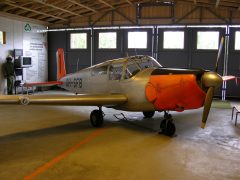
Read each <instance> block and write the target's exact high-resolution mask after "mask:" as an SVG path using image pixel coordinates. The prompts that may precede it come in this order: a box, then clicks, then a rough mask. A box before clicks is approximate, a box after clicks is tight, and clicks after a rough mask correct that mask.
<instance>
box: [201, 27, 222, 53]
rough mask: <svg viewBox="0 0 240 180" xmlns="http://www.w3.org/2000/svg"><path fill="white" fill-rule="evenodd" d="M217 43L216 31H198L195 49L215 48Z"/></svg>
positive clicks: (217, 33) (217, 34)
mask: <svg viewBox="0 0 240 180" xmlns="http://www.w3.org/2000/svg"><path fill="white" fill-rule="evenodd" d="M218 44H219V32H218V31H198V32H197V49H204V50H208V49H209V50H217V49H218Z"/></svg>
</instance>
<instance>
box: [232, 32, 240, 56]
mask: <svg viewBox="0 0 240 180" xmlns="http://www.w3.org/2000/svg"><path fill="white" fill-rule="evenodd" d="M237 32H238V33H239V36H240V29H236V30H235V31H234V36H233V37H234V39H233V42H234V43H233V50H234V51H238V52H239V51H240V46H239V49H236V39H237V38H236V33H237ZM239 43H240V40H239Z"/></svg>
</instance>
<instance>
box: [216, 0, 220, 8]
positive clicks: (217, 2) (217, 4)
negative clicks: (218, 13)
mask: <svg viewBox="0 0 240 180" xmlns="http://www.w3.org/2000/svg"><path fill="white" fill-rule="evenodd" d="M219 3H220V0H216V8H218V6H219Z"/></svg>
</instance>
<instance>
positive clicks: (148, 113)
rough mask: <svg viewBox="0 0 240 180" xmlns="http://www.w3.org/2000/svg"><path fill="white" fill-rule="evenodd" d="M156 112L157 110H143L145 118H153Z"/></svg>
mask: <svg viewBox="0 0 240 180" xmlns="http://www.w3.org/2000/svg"><path fill="white" fill-rule="evenodd" d="M154 114H155V111H143V115H144V117H145V118H151V117H153V116H154Z"/></svg>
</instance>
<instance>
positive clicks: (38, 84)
mask: <svg viewBox="0 0 240 180" xmlns="http://www.w3.org/2000/svg"><path fill="white" fill-rule="evenodd" d="M61 84H63V82H61V81H48V82H30V83H24V84H23V86H24V87H33V86H36V87H41V86H53V85H61Z"/></svg>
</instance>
